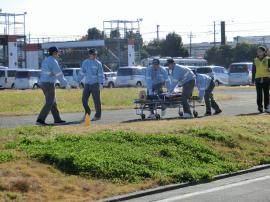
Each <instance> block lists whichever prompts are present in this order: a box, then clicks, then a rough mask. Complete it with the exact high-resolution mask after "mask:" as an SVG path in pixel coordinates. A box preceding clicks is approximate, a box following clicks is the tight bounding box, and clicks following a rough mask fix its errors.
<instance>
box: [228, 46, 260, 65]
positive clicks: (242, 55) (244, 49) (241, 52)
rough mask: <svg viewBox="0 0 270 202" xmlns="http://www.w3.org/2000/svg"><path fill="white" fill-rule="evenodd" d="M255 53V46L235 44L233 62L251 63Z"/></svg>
mask: <svg viewBox="0 0 270 202" xmlns="http://www.w3.org/2000/svg"><path fill="white" fill-rule="evenodd" d="M256 53H257V45H253V44H247V43H241V44H237V45H236V47H235V48H234V52H233V62H249V61H253V59H254V57H255V56H256Z"/></svg>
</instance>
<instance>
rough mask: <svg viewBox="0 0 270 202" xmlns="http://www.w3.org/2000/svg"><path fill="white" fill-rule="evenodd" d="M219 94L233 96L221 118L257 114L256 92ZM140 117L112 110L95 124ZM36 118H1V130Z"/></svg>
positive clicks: (71, 117)
mask: <svg viewBox="0 0 270 202" xmlns="http://www.w3.org/2000/svg"><path fill="white" fill-rule="evenodd" d="M216 92H217V93H221V94H228V95H232V97H233V99H232V100H229V101H223V102H220V103H219V104H220V106H221V108H222V110H223V113H222V114H221V116H232V115H233V116H234V115H241V114H243V115H247V114H253V113H257V110H256V104H255V92H254V89H250V88H235V89H234V88H230V89H222V88H221V89H217V90H216ZM197 110H198V112H199V116H202V115H203V114H204V112H205V107H199V108H198V109H197ZM62 118H63V119H64V120H67V121H69V122H71V123H76V122H77V121H78V120H80V119H81V118H82V113H66V114H62ZM139 118H140V117H139V116H137V115H136V114H135V110H134V109H125V110H111V111H104V112H103V116H102V120H101V121H98V122H95V123H93V124H110V123H121V122H132V121H140V119H139ZM164 118H165V119H172V118H178V112H177V110H176V109H170V110H167V114H166V116H165V117H164ZM35 120H36V116H17V117H0V128H5V127H16V126H19V125H33V124H34V123H35ZM47 121H48V122H49V123H52V117H51V116H49V117H48V120H47Z"/></svg>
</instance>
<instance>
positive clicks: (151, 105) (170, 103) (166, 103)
mask: <svg viewBox="0 0 270 202" xmlns="http://www.w3.org/2000/svg"><path fill="white" fill-rule="evenodd" d="M198 101H199V97H198V96H192V97H190V98H189V100H188V102H189V105H190V108H191V109H192V110H193V111H192V112H193V116H194V117H195V118H197V117H198V112H197V111H196V107H197V106H202V105H198V104H197V105H196V102H198ZM134 104H135V105H136V106H135V108H134V109H135V110H136V115H139V116H140V117H141V119H142V120H144V119H145V118H146V115H145V113H144V112H145V111H149V112H150V111H151V110H153V112H154V115H155V118H156V119H160V118H161V116H160V114H159V111H161V110H164V109H168V108H178V115H179V116H180V117H182V116H183V110H182V108H183V105H182V101H181V97H177V99H176V98H173V99H172V98H165V97H164V98H160V99H154V100H149V99H135V100H134Z"/></svg>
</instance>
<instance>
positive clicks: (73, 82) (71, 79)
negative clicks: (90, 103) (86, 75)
mask: <svg viewBox="0 0 270 202" xmlns="http://www.w3.org/2000/svg"><path fill="white" fill-rule="evenodd" d="M62 71H63V74H64V77H65V79H66V80H67V82H68V84H69V85H70V86H71V87H73V88H76V87H78V83H77V76H78V74H79V71H80V68H66V69H63V70H62ZM81 85H83V83H82V84H81Z"/></svg>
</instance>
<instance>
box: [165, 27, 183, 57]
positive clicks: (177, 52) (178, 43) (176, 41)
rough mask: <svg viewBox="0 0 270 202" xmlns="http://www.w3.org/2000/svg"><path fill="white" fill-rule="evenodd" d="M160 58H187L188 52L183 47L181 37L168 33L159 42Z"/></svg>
mask: <svg viewBox="0 0 270 202" xmlns="http://www.w3.org/2000/svg"><path fill="white" fill-rule="evenodd" d="M161 49H162V52H161V54H162V56H170V57H187V56H188V50H187V49H186V48H184V47H183V42H182V37H181V36H180V35H178V34H176V33H175V32H172V33H169V34H168V35H167V36H166V39H165V40H164V41H162V42H161Z"/></svg>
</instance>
